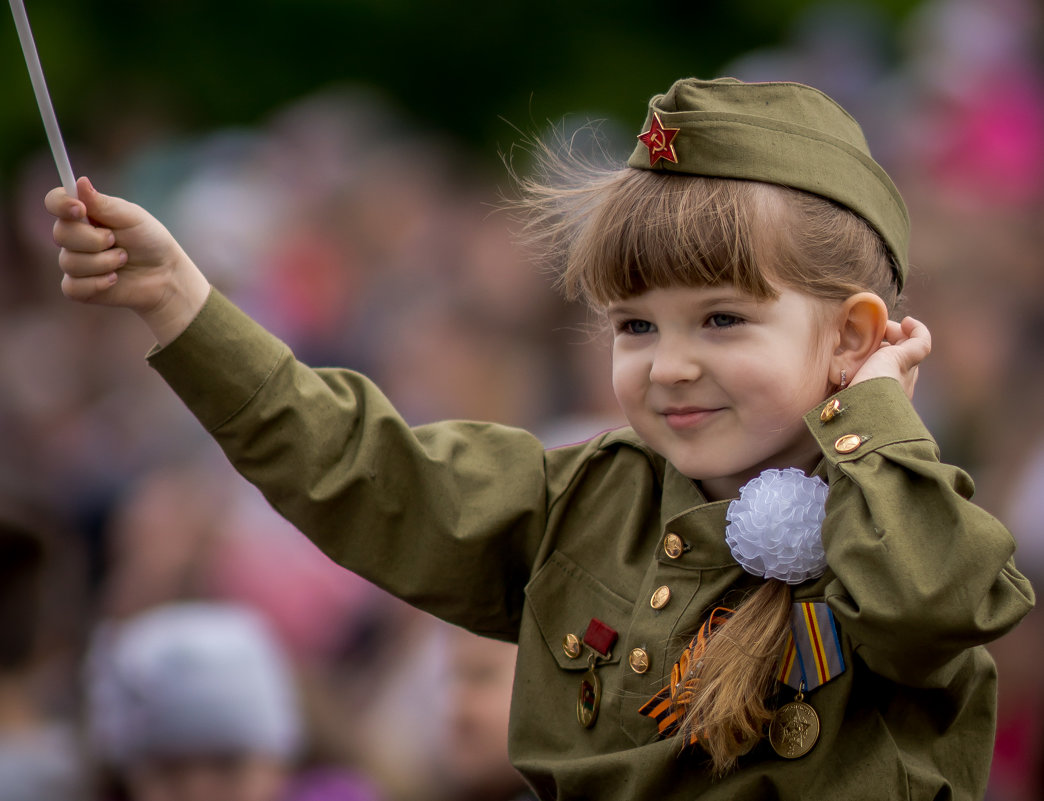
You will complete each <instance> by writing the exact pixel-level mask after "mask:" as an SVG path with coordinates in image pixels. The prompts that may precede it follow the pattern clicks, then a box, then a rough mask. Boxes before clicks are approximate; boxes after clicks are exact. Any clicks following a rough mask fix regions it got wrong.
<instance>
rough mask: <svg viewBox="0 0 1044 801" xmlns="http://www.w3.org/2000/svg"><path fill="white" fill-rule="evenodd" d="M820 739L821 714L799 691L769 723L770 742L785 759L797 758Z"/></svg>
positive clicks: (809, 749) (778, 710)
mask: <svg viewBox="0 0 1044 801" xmlns="http://www.w3.org/2000/svg"><path fill="white" fill-rule="evenodd" d="M818 739H819V715H817V714H816V710H815V709H813V708H812V707H811V706H810V705H809V704H806V703H805V694H804V693H802V692H799V693H798V694H797V697H796V698H795V699H794V700H793V701H791V702H790V703H789V704H784V705H783V706H781V707H780V708H779V709H777V710H776V714H775V715H774V716H773V717H772V723H771V724H770V725H769V744H770V745H771V746H772V750H773V751H775V752H776V753H777V754H779V755H780V756H781V757H783V758H784V759H797V758H798V757H803V756H804V755H805V754H807V753H808V752H809V751H811V750H812V746H814V745H815V744H816V740H818Z"/></svg>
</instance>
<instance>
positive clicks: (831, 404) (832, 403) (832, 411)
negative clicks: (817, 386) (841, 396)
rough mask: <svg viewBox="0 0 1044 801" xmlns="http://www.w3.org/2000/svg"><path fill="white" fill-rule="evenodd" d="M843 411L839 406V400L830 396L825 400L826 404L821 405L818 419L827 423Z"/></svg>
mask: <svg viewBox="0 0 1044 801" xmlns="http://www.w3.org/2000/svg"><path fill="white" fill-rule="evenodd" d="M843 411H844V408H843V407H842V406H841V401H839V400H838V399H837V398H831V399H830V400H829V401H827V405H826V406H824V407H823V411H821V412H820V413H819V419H820V420H821V421H823V422H824V423H829V422H830V421H831V420H833V419H834V418H835V417H837V416H838V415H839V414H841V413H842V412H843Z"/></svg>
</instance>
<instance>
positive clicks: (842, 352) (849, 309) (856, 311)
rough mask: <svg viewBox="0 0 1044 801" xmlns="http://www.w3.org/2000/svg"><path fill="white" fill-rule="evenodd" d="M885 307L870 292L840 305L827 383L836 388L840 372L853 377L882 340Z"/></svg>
mask: <svg viewBox="0 0 1044 801" xmlns="http://www.w3.org/2000/svg"><path fill="white" fill-rule="evenodd" d="M887 324H888V307H887V306H886V305H885V302H884V301H883V300H881V298H880V297H878V296H877V295H875V294H874V293H873V292H858V293H856V294H855V295H852V296H850V297H848V298H847V299H846V300H845V301H844V303H842V304H841V309H840V311H839V312H838V344H837V348H836V349H835V350H834V358H833V360H832V362H831V365H830V380H831V381H832V382H833V383H835V384H838V385H843V384H845V383H846V382H845V381H844V380H842V375H841V371H842V370H844V371H845V374H846V375H847V376H848V377H849V378H850V377H851V376H853V375H855V374H856V372H857V371H858V370H859V368H860V367H861V366H862V365H863V362H865V361H866V360H867V359H868V358H870V356H871V354H873V353H874V352H875V351H876V350H877V349H878V348H879V347H881V342H882V341H883V340H884V336H885V328H886V326H887Z"/></svg>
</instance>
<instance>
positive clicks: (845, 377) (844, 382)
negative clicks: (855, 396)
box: [838, 367, 848, 389]
mask: <svg viewBox="0 0 1044 801" xmlns="http://www.w3.org/2000/svg"><path fill="white" fill-rule="evenodd" d="M847 386H848V374H847V373H845V369H844V368H843V367H842V368H841V385H840V386H839V387H838V389H844V388H845V387H847Z"/></svg>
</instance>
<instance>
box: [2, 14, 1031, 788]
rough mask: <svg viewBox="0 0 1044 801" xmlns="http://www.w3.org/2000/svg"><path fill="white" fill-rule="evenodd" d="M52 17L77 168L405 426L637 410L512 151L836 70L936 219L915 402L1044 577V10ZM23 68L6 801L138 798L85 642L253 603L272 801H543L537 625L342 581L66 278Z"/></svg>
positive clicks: (615, 419) (1009, 650) (49, 38)
mask: <svg viewBox="0 0 1044 801" xmlns="http://www.w3.org/2000/svg"><path fill="white" fill-rule="evenodd" d="M27 8H28V12H29V16H30V19H31V22H32V24H33V29H34V32H35V34H36V39H37V44H38V48H39V51H40V56H41V59H42V62H43V64H44V69H45V71H46V73H47V78H48V82H49V85H50V88H51V92H52V96H53V99H54V105H55V108H56V111H57V113H58V116H59V119H60V121H61V124H62V129H63V133H64V135H65V140H66V143H67V145H68V149H69V152H70V157H71V160H72V163H73V166H74V169H75V170H76V173H77V174H78V175H82V174H88V175H90V176H91V178H92V180H93V182H94V184H95V186H97V187H98V188H99V189H100V190H101V191H103V192H108V193H112V194H120V195H123V196H125V197H127V198H130V199H132V200H134V201H136V202H139V203H141V204H142V205H144V206H146V207H147V208H148V209H149V210H150V211H152V212H153V213H155V214H156V215H157V216H158V217H159V218H160V219H161V220H163V221H164V222H165V223H166V224H167V226H168V227H169V228H170V229H171V230H172V231H173V232H174V234H175V235H176V236H177V237H178V238H179V240H181V242H182V244H183V245H184V246H185V247H186V249H187V250H188V252H189V253H190V254H191V255H192V256H193V257H194V258H195V260H196V261H197V262H198V263H199V264H200V265H201V266H202V267H203V268H204V271H205V272H206V273H207V274H208V276H209V277H210V278H211V280H212V281H213V282H214V283H215V284H216V285H217V286H219V287H220V288H221V289H222V290H223V291H224V292H226V293H227V294H228V295H230V296H231V297H232V298H233V299H234V300H235V301H236V302H238V303H239V304H241V305H242V306H243V307H245V308H246V309H247V310H248V311H249V312H250V313H251V314H252V315H254V316H255V317H256V318H258V319H259V320H261V322H263V323H264V324H265V325H266V326H268V327H269V328H270V329H272V330H274V331H275V332H276V333H278V334H279V335H280V336H282V337H283V338H284V339H286V340H287V341H288V342H289V343H290V344H291V345H292V346H293V347H294V349H295V351H296V352H297V354H298V355H299V356H300V357H301V358H302V359H304V360H305V361H307V362H310V363H312V364H315V365H326V364H330V365H345V366H351V367H354V368H357V369H361V370H363V371H365V372H368V373H369V374H370V375H371V376H372V377H374V378H375V379H376V380H377V382H378V384H379V385H381V386H382V387H383V388H384V389H385V391H386V392H387V393H388V395H389V396H390V397H391V399H392V400H393V401H394V402H395V403H396V404H397V405H398V407H399V408H400V409H401V410H402V411H403V413H404V415H405V416H406V417H407V419H408V420H410V421H411V422H415V423H421V422H426V421H430V420H435V419H440V418H446V417H464V418H479V419H488V420H494V421H499V422H503V423H508V424H512V425H521V426H525V427H528V428H530V429H531V430H533V431H534V432H536V433H537V434H539V435H540V436H542V437H543V438H544V439H545V441H546V442H547V443H548V444H549V445H554V444H560V443H563V442H568V441H576V440H580V439H583V438H586V437H588V436H590V435H593V434H594V433H597V432H598V431H600V430H602V429H604V428H606V427H609V426H612V425H616V424H619V422H620V416H619V413H618V412H617V410H616V408H615V404H614V401H613V399H612V396H611V392H610V387H609V372H608V367H609V351H608V348H607V344H608V343H607V342H606V341H604V340H603V337H601V336H600V335H599V333H598V332H597V331H596V330H594V328H593V326H592V322H593V321H592V320H591V319H589V317H588V316H587V314H586V312H585V311H584V310H583V309H580V308H577V307H574V306H570V305H568V304H565V303H564V302H562V301H561V300H560V299H558V298H557V297H556V296H555V294H554V292H553V291H552V290H551V288H550V286H549V280H548V278H547V276H545V275H542V274H541V273H540V272H539V271H537V270H534V269H533V268H532V266H531V265H530V264H529V263H528V262H527V258H526V254H525V253H524V252H523V251H522V249H520V248H519V247H518V246H517V244H516V243H515V242H514V241H513V229H512V224H511V221H510V220H509V219H508V218H507V215H505V214H502V213H494V209H495V207H496V206H497V204H498V202H499V199H500V197H501V196H502V195H503V193H505V192H509V191H510V183H509V179H508V175H507V171H506V169H505V167H504V165H503V163H502V157H503V156H504V155H505V154H511V153H512V148H513V146H514V145H515V144H517V143H518V142H520V141H521V140H522V138H523V135H524V134H537V135H540V134H542V133H544V132H546V131H547V130H548V128H549V127H550V126H552V125H553V126H557V127H558V128H560V129H562V130H565V131H570V130H572V129H574V128H576V127H579V126H581V125H583V124H584V123H586V122H588V121H590V120H597V121H600V131H601V133H602V135H603V137H604V143H605V146H606V148H607V149H608V150H609V151H610V152H612V153H614V154H616V155H618V156H620V157H624V156H626V154H628V153H629V152H630V149H631V147H632V144H633V142H634V136H635V135H636V134H637V133H638V129H639V126H640V125H641V123H642V121H643V119H644V114H645V108H646V102H647V99H648V97H649V96H650V95H651V94H653V93H655V92H659V91H663V90H665V89H666V88H667V87H668V86H669V85H670V83H671V82H672V81H673V80H675V79H676V78H679V77H683V76H688V75H697V76H700V77H713V76H715V75H726V74H728V75H735V76H737V77H741V78H745V79H748V80H769V79H787V80H799V81H805V82H808V83H811V84H813V85H815V86H818V87H819V88H821V89H823V90H825V91H826V92H827V93H828V94H830V95H832V96H833V97H835V98H836V99H837V100H839V101H840V102H841V103H842V105H844V106H845V107H846V108H847V109H849V110H850V111H851V112H852V113H853V114H854V116H856V118H857V119H858V120H859V121H860V123H861V124H862V125H863V127H864V130H865V132H866V134H867V137H868V139H869V141H870V145H871V149H872V150H873V152H874V154H875V155H876V157H877V158H878V160H879V161H881V162H882V163H883V164H884V166H885V167H886V169H888V170H889V172H890V173H891V174H892V176H893V178H894V179H895V181H896V183H897V184H898V186H899V188H900V190H901V191H902V193H903V194H904V196H905V198H906V200H907V203H908V205H909V206H910V211H911V216H912V218H913V240H912V261H913V265H914V268H913V273H912V277H911V280H910V282H909V289H908V292H907V295H908V300H907V307H906V310H907V311H908V312H909V313H913V314H915V315H916V316H918V317H920V318H921V319H923V320H924V321H925V322H926V323H927V324H928V325H929V327H930V328H931V330H932V332H933V337H934V342H935V347H934V351H933V354H932V356H931V358H930V361H929V362H928V363H926V365H925V366H924V368H923V369H922V371H921V379H920V383H919V385H918V389H917V398H916V401H915V403H916V405H917V407H918V410H919V411H920V413H921V414H922V416H923V417H924V418H925V420H926V422H927V423H928V424H929V427H930V428H931V429H932V430H933V431H934V432H935V434H936V436H937V438H938V440H939V443H940V446H941V449H942V453H943V457H944V459H945V460H946V461H949V462H953V463H956V464H959V465H961V466H962V467H965V468H966V469H968V470H969V471H970V472H971V473H972V475H973V476H974V478H975V479H976V483H977V487H978V492H977V500H978V501H979V503H980V504H981V505H983V506H984V507H985V508H987V509H988V510H990V511H991V512H993V513H994V514H996V515H998V516H999V517H1001V518H1002V519H1003V520H1004V521H1005V522H1006V523H1007V524H1008V525H1009V527H1010V528H1011V530H1012V531H1013V533H1014V534H1015V536H1016V539H1017V541H1018V546H1019V553H1018V560H1019V567H1020V568H1021V569H1022V571H1023V572H1025V573H1027V574H1028V575H1029V576H1030V577H1031V578H1032V579H1034V580H1037V579H1039V577H1040V576H1041V575H1042V573H1044V415H1042V414H1041V411H1040V410H1041V409H1042V408H1044V370H1042V368H1041V353H1042V347H1044V256H1042V254H1044V44H1042V42H1044V34H1042V17H1044V8H1042V5H1041V3H1040V0H925V1H924V2H918V1H917V0H877V1H876V2H870V1H869V0H867V2H863V3H836V2H828V3H816V2H807V1H806V0H769V1H767V2H766V1H765V0H757V1H755V0H735V1H734V2H730V3H685V4H682V3H678V2H662V3H653V4H648V3H641V4H639V3H635V2H631V3H622V2H617V0H603V2H601V3H597V4H595V3H580V4H569V5H563V4H561V3H551V2H547V0H527V2H525V3H522V2H517V1H516V0H502V2H499V3H477V2H460V3H456V4H449V5H448V6H447V4H434V3H431V4H426V3H420V2H417V0H379V1H378V0H359V1H358V2H355V3H340V2H331V1H330V0H292V2H291V0H267V1H262V2H253V3H249V4H248V3H246V2H242V0H226V2H221V3H213V2H202V0H178V1H177V2H168V1H167V0H152V1H151V2H148V3H142V2H130V1H129V0H80V2H78V3H65V2H57V0H29V2H27ZM0 16H5V15H0ZM0 75H2V76H3V82H2V85H3V103H0V132H2V134H0V375H3V379H2V382H3V383H2V385H0V442H2V445H0V520H3V521H4V526H5V527H0V531H2V533H0V565H4V564H6V565H8V567H9V568H10V569H9V570H8V572H7V573H4V574H3V576H0V578H3V581H2V582H0V623H2V622H3V621H5V620H11V621H22V622H23V624H25V625H22V626H21V628H20V629H19V628H18V627H17V626H12V627H8V626H3V629H4V630H3V631H0V639H2V638H3V637H4V636H5V633H7V632H8V631H11V632H15V634H17V636H15V634H12V635H11V637H9V638H8V639H11V643H10V644H9V646H8V645H5V646H3V648H2V649H0V654H2V655H3V658H2V659H0V801H17V799H20V798H48V799H57V800H58V801H61V799H64V798H77V799H84V798H90V799H94V798H101V799H114V798H119V797H127V796H128V795H134V794H135V793H137V797H140V798H145V797H146V796H145V795H144V794H142V792H141V791H139V790H137V789H135V788H137V787H138V786H139V785H137V784H135V781H134V780H133V779H134V777H128V776H127V775H126V770H125V766H123V765H120V764H118V763H116V762H113V761H112V760H109V759H107V758H106V752H105V748H104V747H103V745H104V744H103V743H100V742H99V740H98V738H99V737H101V735H99V734H97V732H96V730H95V729H94V728H92V726H91V725H90V721H89V718H90V717H91V712H90V704H89V703H88V701H87V697H88V695H89V693H88V689H89V685H90V682H91V681H92V679H91V676H90V675H89V674H85V671H84V660H85V655H86V654H87V653H88V651H89V650H91V649H92V648H95V647H97V640H98V637H99V631H100V630H102V629H105V628H106V627H108V626H111V625H113V624H118V623H119V622H120V621H125V620H128V619H131V618H133V617H134V616H136V615H138V614H140V613H142V612H144V611H146V610H150V609H154V608H156V607H160V606H164V605H169V604H172V603H175V604H176V603H180V602H185V601H191V600H209V601H216V602H222V603H231V604H236V605H239V606H245V607H247V608H248V609H250V610H253V611H255V612H257V613H259V614H260V616H261V617H262V618H263V620H264V621H265V622H266V625H267V626H269V628H270V630H271V632H272V633H273V636H274V637H275V640H276V641H277V643H278V647H279V648H280V649H282V651H283V652H285V654H286V656H287V658H288V660H289V662H290V664H291V665H292V672H293V684H294V687H295V691H296V692H297V694H298V696H297V697H298V699H299V711H300V715H301V720H302V726H303V728H304V731H305V733H306V734H305V737H304V745H303V746H302V748H301V750H300V752H299V753H298V755H297V756H296V757H295V758H294V761H293V764H292V766H291V767H290V768H288V770H290V771H291V772H293V773H294V774H295V776H296V777H297V778H298V779H300V780H301V781H299V782H298V783H297V784H295V785H294V786H293V788H291V789H286V788H285V787H284V788H283V789H281V790H280V791H279V793H280V794H279V795H269V796H263V795H257V796H254V797H250V798H251V801H253V799H254V798H257V799H263V800H264V801H270V800H271V799H275V798H291V797H292V798H295V799H306V798H314V799H319V798H325V799H339V798H380V799H389V800H390V801H414V800H416V801H441V800H442V799H476V800H478V799H489V800H490V801H496V799H512V798H518V797H521V795H520V794H521V793H522V792H523V787H522V786H521V784H519V782H518V780H517V777H515V776H514V774H513V772H512V771H511V769H510V768H509V767H508V765H507V762H506V755H505V745H504V743H505V740H504V738H505V732H506V712H507V698H508V694H509V692H510V669H511V657H512V653H511V648H510V646H503V645H499V644H495V643H488V642H486V641H483V640H478V639H477V638H469V637H466V636H463V635H461V634H460V633H459V632H457V631H454V630H449V629H448V627H445V626H443V625H442V624H439V623H437V622H435V621H433V620H431V619H430V618H428V617H426V616H424V615H422V614H420V613H417V612H415V611H413V610H411V609H410V608H408V607H405V606H404V605H403V604H401V603H399V602H397V601H395V600H393V599H390V598H388V597H387V596H385V595H384V594H382V593H380V592H379V591H377V590H376V589H374V588H373V587H372V586H370V585H368V584H366V583H365V582H362V581H361V580H359V579H356V578H354V577H352V576H351V575H349V574H346V573H344V572H343V571H340V570H339V569H337V568H334V567H332V566H331V565H329V564H328V563H327V562H326V561H325V560H324V559H323V558H322V557H320V556H319V555H318V554H317V552H316V551H315V549H314V548H312V546H311V545H309V544H308V543H307V542H305V541H303V539H302V538H301V537H300V535H298V534H297V533H296V532H295V531H293V530H292V529H290V528H289V526H288V525H287V524H285V523H284V522H282V521H281V520H280V519H279V518H277V517H276V516H275V515H274V514H273V513H272V512H271V511H270V510H269V509H268V507H267V506H266V505H265V503H264V501H263V500H261V499H260V497H259V496H258V495H257V494H256V493H255V492H254V491H253V490H252V489H251V488H249V487H247V486H245V485H244V484H243V482H242V481H241V480H239V479H238V478H237V477H236V476H235V475H233V474H232V473H231V471H230V469H229V468H228V467H226V466H225V464H224V462H223V459H222V457H221V455H220V453H218V452H217V450H216V447H215V446H214V445H212V444H211V443H210V441H209V440H208V439H207V437H205V436H204V435H203V434H202V432H201V431H200V430H199V429H198V426H197V425H196V423H195V422H194V420H192V419H191V418H190V417H189V415H188V413H187V412H185V411H184V410H183V409H182V408H181V406H180V405H179V403H178V402H177V401H176V400H175V399H174V398H173V396H172V395H171V393H170V392H169V391H168V390H167V389H166V388H165V386H164V385H163V384H162V382H161V381H160V380H159V379H158V378H157V377H156V376H155V375H154V374H152V372H151V371H150V370H149V369H148V368H147V367H146V366H145V364H144V358H143V357H144V354H145V352H146V351H147V349H148V348H149V346H150V345H151V342H150V339H149V337H148V335H147V333H146V332H145V331H144V330H143V327H142V326H141V325H140V324H139V323H138V321H137V320H136V319H133V318H131V317H130V315H123V314H122V313H111V312H107V311H104V310H98V309H92V308H86V307H82V306H79V305H75V304H71V303H69V302H67V301H65V300H64V299H63V298H62V296H61V292H60V289H59V278H58V270H57V266H56V254H55V251H54V247H53V244H52V242H51V235H50V226H51V222H50V219H49V218H48V217H47V215H46V214H45V213H44V212H43V208H42V198H43V196H44V194H45V193H46V191H47V190H48V189H49V188H51V187H52V186H54V185H57V184H58V177H57V173H56V170H55V168H54V165H53V162H52V160H51V156H50V152H49V150H48V149H47V146H46V140H45V138H44V134H43V128H42V125H41V123H40V120H39V116H38V113H37V108H36V104H35V101H34V99H33V95H32V91H31V87H30V83H29V79H28V75H27V73H26V69H25V65H24V62H23V61H22V56H21V51H20V49H19V46H18V43H17V38H16V36H15V31H14V26H13V23H11V22H10V20H6V21H3V22H0ZM516 163H517V164H518V165H519V166H520V167H521V168H522V169H523V170H524V167H525V155H524V154H518V155H517V161H516ZM27 543H28V544H27ZM5 577H6V578H5ZM19 577H22V578H23V579H24V578H25V577H30V579H31V580H28V579H27V580H26V581H21V583H20V580H19ZM23 584H24V585H25V586H23ZM41 588H42V590H41ZM1041 617H1042V613H1040V612H1034V613H1032V614H1031V616H1030V617H1029V618H1027V620H1026V621H1025V623H1024V624H1023V625H1022V626H1021V627H1020V628H1018V629H1017V630H1016V631H1015V632H1014V633H1013V634H1011V635H1009V636H1008V637H1005V638H1004V639H1002V640H1001V641H999V642H998V643H996V644H995V645H994V646H992V650H993V653H994V655H995V657H996V659H997V661H998V663H999V665H1000V671H1001V698H1000V700H1001V712H1000V724H999V731H998V738H997V747H996V754H995V760H994V770H993V774H992V777H991V788H990V795H989V798H990V799H991V801H1030V799H1039V798H1042V797H1044V718H1042V713H1044V678H1042V675H1044V674H1042V671H1041V669H1040V665H1041V663H1042V662H1044V632H1042V626H1044V624H1042V622H1041ZM26 621H28V623H26ZM16 629H17V631H16ZM22 629H24V631H23V630H22ZM505 649H506V650H505ZM505 666H506V667H505ZM302 777H303V778H302ZM317 777H318V778H317ZM331 777H333V778H331ZM338 777H339V778H338ZM306 779H309V780H313V781H311V784H309V783H308V781H305V780H306ZM340 779H344V780H345V781H342V782H341V783H338V781H339V780H340ZM349 780H350V781H349ZM324 781H325V784H324ZM42 787H46V788H48V789H47V790H46V791H42V790H41V789H40V788H42ZM18 788H21V789H18ZM19 792H24V793H25V794H24V795H19V794H18V793H19ZM309 793H312V794H311V795H309ZM323 793H325V795H324V794H323ZM152 797H153V798H161V797H162V796H152ZM170 797H173V796H170ZM184 797H185V798H188V797H189V796H184ZM228 797H229V798H231V797H232V796H231V795H230V796H228ZM243 798H248V796H243Z"/></svg>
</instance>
